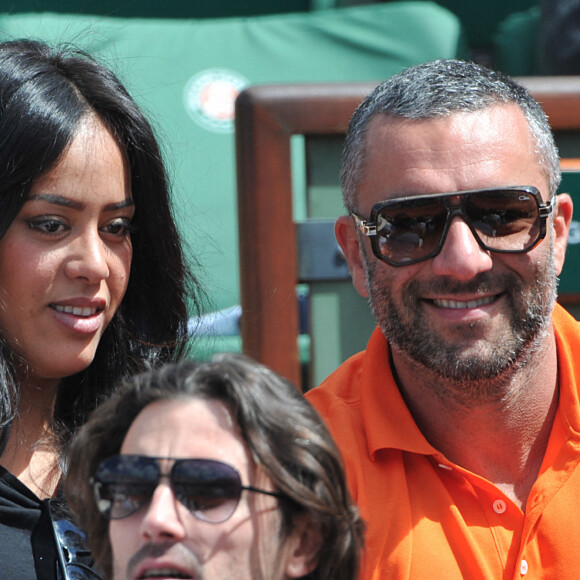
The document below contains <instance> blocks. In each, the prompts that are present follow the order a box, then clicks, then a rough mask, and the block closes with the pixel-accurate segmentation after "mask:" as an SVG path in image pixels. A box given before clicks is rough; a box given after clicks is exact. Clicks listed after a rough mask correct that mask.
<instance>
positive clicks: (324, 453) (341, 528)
mask: <svg viewBox="0 0 580 580" xmlns="http://www.w3.org/2000/svg"><path fill="white" fill-rule="evenodd" d="M182 398H193V399H203V400H212V401H219V402H221V403H222V404H223V405H224V406H225V407H226V408H227V409H228V410H229V411H230V413H231V414H232V417H233V419H234V421H235V422H236V424H237V426H238V428H239V430H240V434H241V436H242V438H243V439H244V441H245V443H246V444H247V446H248V449H249V453H250V455H251V457H252V459H253V461H254V462H255V463H256V464H257V465H259V466H260V467H261V468H262V469H263V470H264V471H265V473H266V474H267V475H268V476H269V478H270V479H271V480H272V482H273V485H274V487H275V488H276V489H277V490H278V491H280V492H282V493H283V494H284V495H285V496H286V497H287V498H289V500H290V501H286V500H283V501H281V502H280V511H281V516H282V518H281V519H282V524H281V532H280V536H281V538H280V540H281V542H283V541H284V540H285V539H286V537H287V536H288V535H289V534H290V533H291V531H292V529H293V522H294V518H295V517H296V516H297V515H300V514H308V515H309V516H310V517H311V518H312V522H313V523H314V525H317V526H319V527H320V530H321V533H322V542H321V547H320V551H319V553H318V566H317V567H316V568H315V570H314V571H313V572H311V573H310V574H309V575H308V576H305V578H309V579H312V580H315V579H317V580H353V579H355V578H356V576H357V574H358V568H359V559H360V551H361V548H362V543H363V524H362V520H361V519H360V516H359V513H358V510H357V508H356V507H355V506H354V505H353V503H352V500H351V497H350V495H349V492H348V489H347V486H346V480H345V473H344V467H343V463H342V460H341V457H340V453H339V451H338V449H337V447H336V445H335V444H334V441H333V439H332V437H331V435H330V433H329V431H328V429H327V428H326V426H325V424H324V422H323V421H322V419H321V418H320V416H319V415H318V413H317V412H316V410H315V409H314V408H313V407H312V406H311V405H310V403H309V402H308V401H307V400H306V399H305V398H304V397H303V396H302V395H301V394H300V393H299V392H298V390H297V389H296V388H295V387H294V386H293V385H292V384H291V383H289V382H288V381H286V380H285V379H283V378H281V377H280V376H279V375H277V374H276V373H274V372H273V371H271V370H270V369H268V368H266V367H264V366H262V365H260V364H258V363H256V362H254V361H251V360H250V359H248V358H246V357H244V356H242V355H233V354H229V355H225V354H224V355H219V356H217V357H214V360H213V361H212V362H209V363H195V362H193V361H183V362H181V363H178V364H172V365H167V366H165V367H163V368H162V369H161V370H160V371H151V372H148V373H144V374H141V375H137V376H136V377H134V378H133V379H132V380H130V381H129V382H128V383H127V384H126V385H125V386H124V387H123V388H122V389H120V391H119V393H118V394H117V395H116V396H115V397H114V398H113V399H111V400H109V401H108V402H106V403H105V404H104V405H102V406H101V407H100V408H99V409H97V411H96V412H95V413H94V414H93V416H92V417H91V419H90V420H89V422H88V423H87V424H86V425H85V426H84V427H83V429H82V430H81V432H80V433H79V434H78V435H77V437H76V438H75V440H74V441H73V444H72V446H71V451H70V455H69V459H70V466H69V472H68V475H67V479H66V482H65V494H66V497H67V500H68V502H69V504H70V506H71V508H72V510H73V512H74V513H75V515H76V516H77V518H78V520H79V523H80V524H81V525H82V527H84V529H85V530H86V531H87V535H88V540H89V545H90V547H91V550H92V551H93V555H94V557H95V559H96V561H97V563H98V564H99V565H100V566H101V567H102V568H103V569H104V571H105V573H106V575H107V577H109V576H110V575H111V574H112V551H111V545H110V541H109V535H108V526H109V522H108V520H107V519H105V518H104V517H103V516H102V515H101V513H100V512H99V510H98V509H97V505H96V502H95V499H94V496H93V491H92V488H91V486H90V483H89V480H90V477H91V476H92V475H93V474H94V473H95V471H96V470H97V467H98V465H99V464H100V463H101V462H102V461H103V460H104V459H106V458H107V457H110V456H112V455H116V454H118V453H120V450H121V446H122V444H123V440H124V438H125V435H126V434H127V431H128V430H129V428H130V426H131V424H132V423H133V421H134V420H135V418H136V417H137V416H138V415H139V413H140V412H141V411H142V410H143V409H144V408H145V407H147V406H148V405H150V404H152V403H154V402H157V401H166V400H174V399H182Z"/></svg>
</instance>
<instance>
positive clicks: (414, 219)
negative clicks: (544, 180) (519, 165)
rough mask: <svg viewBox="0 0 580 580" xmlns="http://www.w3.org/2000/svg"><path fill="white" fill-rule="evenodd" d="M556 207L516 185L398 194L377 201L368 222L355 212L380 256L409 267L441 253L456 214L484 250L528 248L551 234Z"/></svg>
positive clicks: (535, 191) (520, 250)
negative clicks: (549, 228) (550, 222)
mask: <svg viewBox="0 0 580 580" xmlns="http://www.w3.org/2000/svg"><path fill="white" fill-rule="evenodd" d="M552 210H553V206H552V202H551V201H549V202H547V203H544V202H543V201H542V197H541V195H540V192H539V191H538V189H537V188H535V187H533V186H516V187H495V188H491V189H472V190H468V191H454V192H452V193H436V194H430V195H417V196H412V197H398V198H395V199H389V200H387V201H381V202H379V203H377V204H375V205H374V206H373V208H372V209H371V216H370V219H369V220H364V219H362V218H361V217H359V216H358V215H356V214H355V213H352V216H353V218H354V220H355V222H356V227H357V228H358V229H359V230H360V232H361V233H362V234H364V235H365V236H369V237H370V241H371V246H372V249H373V253H374V255H375V256H376V257H377V258H378V259H379V260H382V261H383V262H386V263H387V264H390V265H391V266H408V265H410V264H416V263H417V262H422V261H423V260H428V259H429V258H433V257H435V256H436V255H437V254H438V253H439V252H440V251H441V248H442V247H443V244H444V243H445V238H446V236H447V232H448V231H449V226H450V225H451V221H452V220H453V218H454V217H456V216H459V217H461V218H462V219H463V220H464V221H465V223H466V224H467V225H468V226H469V229H470V230H471V233H472V234H473V236H474V238H475V239H476V240H477V242H478V244H479V245H480V246H481V247H482V248H483V249H484V250H489V251H491V252H500V253H506V254H521V253H524V252H528V251H529V250H531V249H532V248H533V247H534V246H535V245H536V244H537V243H538V242H539V241H540V240H541V239H543V238H544V237H545V236H546V220H547V218H548V216H549V215H550V214H551V213H552Z"/></svg>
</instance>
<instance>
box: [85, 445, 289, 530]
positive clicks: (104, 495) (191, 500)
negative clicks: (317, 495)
mask: <svg viewBox="0 0 580 580" xmlns="http://www.w3.org/2000/svg"><path fill="white" fill-rule="evenodd" d="M161 461H162V462H167V461H169V462H172V463H173V465H172V466H171V469H170V470H169V472H166V473H164V472H162V471H161V465H160V462H161ZM162 478H168V479H169V482H170V485H171V488H172V490H173V493H174V494H175V497H176V498H177V500H178V501H179V502H180V503H181V504H183V505H184V506H185V507H186V508H187V509H188V510H189V511H190V512H191V514H192V515H193V516H194V517H195V518H196V519H198V520H201V521H204V522H208V523H211V524H221V523H223V522H225V521H227V520H228V519H229V518H231V517H232V515H233V514H234V512H235V511H236V508H237V506H238V503H239V501H240V497H241V495H242V492H243V491H250V492H254V493H261V494H264V495H269V496H273V497H276V498H278V499H282V498H285V496H284V494H282V493H279V492H276V491H268V490H265V489H260V488H257V487H254V486H252V485H242V481H241V478H240V474H239V472H238V470H237V469H236V468H235V467H233V466H231V465H229V464H227V463H224V462H222V461H216V460H214V459H180V458H175V457H150V456H146V455H115V456H113V457H109V458H108V459H105V460H104V461H103V462H102V463H101V464H100V465H99V467H98V468H97V472H96V473H95V475H94V477H93V478H91V485H92V486H93V490H94V493H95V499H96V502H97V507H98V509H99V511H100V512H101V514H102V515H103V516H104V517H105V518H107V519H110V520H118V519H123V518H127V517H129V516H130V515H132V514H134V513H135V512H136V511H138V510H139V509H141V508H142V507H143V506H145V505H146V504H147V503H149V501H150V500H151V497H152V496H153V493H154V492H155V489H156V488H157V486H158V485H159V483H160V481H161V479H162Z"/></svg>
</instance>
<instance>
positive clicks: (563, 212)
mask: <svg viewBox="0 0 580 580" xmlns="http://www.w3.org/2000/svg"><path fill="white" fill-rule="evenodd" d="M556 200H557V203H556V209H555V211H554V216H553V221H554V240H553V242H554V267H555V269H556V274H557V275H560V273H561V272H562V268H563V267H564V258H565V256H566V246H567V245H568V233H569V232H570V223H571V222H572V210H573V209H574V204H573V202H572V198H571V197H570V196H569V195H568V194H567V193H562V194H560V195H558V196H556Z"/></svg>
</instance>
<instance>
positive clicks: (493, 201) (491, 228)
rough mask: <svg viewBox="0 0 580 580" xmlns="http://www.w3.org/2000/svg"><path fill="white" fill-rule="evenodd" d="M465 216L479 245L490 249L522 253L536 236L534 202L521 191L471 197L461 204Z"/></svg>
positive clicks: (536, 210)
mask: <svg viewBox="0 0 580 580" xmlns="http://www.w3.org/2000/svg"><path fill="white" fill-rule="evenodd" d="M465 213H466V214H467V216H468V218H469V220H470V221H471V224H472V226H473V227H474V228H475V229H476V231H477V233H478V235H479V237H480V239H481V241H482V242H483V244H484V245H486V246H487V247H488V248H490V249H492V250H500V251H508V252H521V251H525V250H527V249H529V248H531V247H532V246H533V245H534V244H535V242H536V241H537V239H538V235H539V233H540V220H539V219H538V218H539V211H538V205H537V203H536V199H535V198H534V196H533V195H531V194H529V193H527V192H525V191H509V190H508V191H494V192H486V193H484V194H477V195H472V196H470V197H469V199H468V200H467V203H466V204H465Z"/></svg>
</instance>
